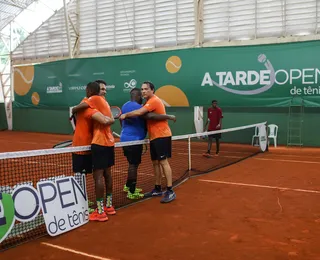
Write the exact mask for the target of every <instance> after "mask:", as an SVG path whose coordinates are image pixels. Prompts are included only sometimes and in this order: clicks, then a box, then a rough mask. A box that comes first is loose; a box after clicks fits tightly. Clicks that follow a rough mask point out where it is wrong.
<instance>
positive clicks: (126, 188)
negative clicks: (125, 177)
mask: <svg viewBox="0 0 320 260" xmlns="http://www.w3.org/2000/svg"><path fill="white" fill-rule="evenodd" d="M123 191H124V192H129V191H130V187H127V185H124V187H123ZM140 192H142V189H140V188H136V190H135V191H134V193H140Z"/></svg>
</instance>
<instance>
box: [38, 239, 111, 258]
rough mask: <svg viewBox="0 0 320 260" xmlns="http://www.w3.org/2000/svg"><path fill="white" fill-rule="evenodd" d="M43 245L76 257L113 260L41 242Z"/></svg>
mask: <svg viewBox="0 0 320 260" xmlns="http://www.w3.org/2000/svg"><path fill="white" fill-rule="evenodd" d="M41 244H42V245H45V246H49V247H53V248H56V249H59V250H62V251H67V252H70V253H73V254H76V255H82V256H86V257H89V258H93V259H98V260H112V259H111V258H106V257H101V256H97V255H92V254H87V253H84V252H81V251H77V250H73V249H70V248H67V247H63V246H57V245H53V244H50V243H45V242H41Z"/></svg>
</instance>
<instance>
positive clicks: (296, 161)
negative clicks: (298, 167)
mask: <svg viewBox="0 0 320 260" xmlns="http://www.w3.org/2000/svg"><path fill="white" fill-rule="evenodd" d="M253 159H254V160H260V161H276V162H291V163H311V164H320V162H313V161H298V160H285V159H271V158H270V159H267V158H253Z"/></svg>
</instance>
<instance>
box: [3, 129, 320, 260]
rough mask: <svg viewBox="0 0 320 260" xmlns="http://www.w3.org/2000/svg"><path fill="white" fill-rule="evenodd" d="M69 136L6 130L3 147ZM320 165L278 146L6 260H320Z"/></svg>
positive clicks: (313, 156) (39, 145)
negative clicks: (164, 200) (169, 198)
mask: <svg viewBox="0 0 320 260" xmlns="http://www.w3.org/2000/svg"><path fill="white" fill-rule="evenodd" d="M70 138H71V136H64V135H49V134H38V133H19V132H9V131H5V132H0V144H1V146H0V150H1V151H2V152H4V151H17V150H33V149H44V148H51V147H52V145H53V144H56V143H57V142H60V141H64V140H67V139H70ZM42 140H45V142H44V141H42ZM221 150H222V151H223V143H222V146H221ZM319 168H320V149H312V148H285V147H278V148H276V149H275V148H273V147H271V148H270V151H269V152H268V153H264V154H259V155H257V156H254V157H252V158H249V159H246V160H244V161H241V162H239V163H237V164H233V165H231V166H228V167H225V168H223V169H220V170H217V171H214V172H212V173H209V174H204V175H201V176H197V177H194V178H191V179H189V180H188V181H186V182H184V183H183V184H181V185H180V186H179V187H177V188H176V189H175V190H176V193H177V200H175V201H174V202H172V203H170V204H167V205H162V204H160V203H159V201H160V199H159V198H153V199H150V200H147V201H144V202H142V203H138V204H136V205H133V206H130V207H127V208H123V209H120V210H119V211H118V212H117V215H116V216H110V218H109V221H107V222H105V223H93V222H89V223H88V224H87V225H85V226H83V227H80V228H79V229H77V230H74V231H71V232H69V233H66V234H64V235H61V236H59V237H55V238H53V237H49V236H46V237H44V238H41V239H37V240H34V241H31V242H28V243H25V244H23V245H20V246H18V247H16V248H13V249H9V250H7V251H5V252H2V253H0V259H21V260H27V259H30V260H31V259H32V260H34V259H51V260H56V259H75V260H78V259H79V260H80V259H84V260H91V259H100V260H144V259H148V260H150V259H166V260H180V259H181V260H189V259H197V260H205V259H208V260H212V259H215V260H222V259H226V260H234V259H245V260H251V259H263V260H273V259H276V260H281V259H314V260H316V259H317V260H320V203H319V201H320V176H319V174H320V173H319Z"/></svg>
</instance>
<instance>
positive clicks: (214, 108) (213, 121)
mask: <svg viewBox="0 0 320 260" xmlns="http://www.w3.org/2000/svg"><path fill="white" fill-rule="evenodd" d="M222 118H223V115H222V110H221V108H220V107H218V101H217V100H212V102H211V107H210V108H208V119H207V122H206V125H205V129H207V131H208V132H210V131H216V130H220V129H221V124H222ZM208 124H209V126H208ZM207 126H208V128H207ZM213 138H215V140H216V155H219V152H220V138H221V133H220V134H211V135H209V136H208V150H207V152H206V153H204V154H203V156H206V157H207V156H211V155H210V151H211V146H212V139H213Z"/></svg>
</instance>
